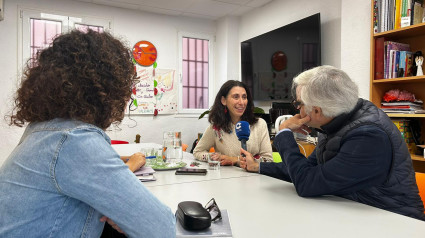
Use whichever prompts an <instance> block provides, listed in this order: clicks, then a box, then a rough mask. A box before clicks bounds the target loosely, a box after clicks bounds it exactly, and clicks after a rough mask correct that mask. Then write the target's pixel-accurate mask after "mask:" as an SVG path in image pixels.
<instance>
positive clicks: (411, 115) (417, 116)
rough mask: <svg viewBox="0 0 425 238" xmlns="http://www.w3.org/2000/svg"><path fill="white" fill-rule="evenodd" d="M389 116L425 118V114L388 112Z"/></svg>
mask: <svg viewBox="0 0 425 238" xmlns="http://www.w3.org/2000/svg"><path fill="white" fill-rule="evenodd" d="M387 115H388V116H389V117H410V118H425V114H403V113H387Z"/></svg>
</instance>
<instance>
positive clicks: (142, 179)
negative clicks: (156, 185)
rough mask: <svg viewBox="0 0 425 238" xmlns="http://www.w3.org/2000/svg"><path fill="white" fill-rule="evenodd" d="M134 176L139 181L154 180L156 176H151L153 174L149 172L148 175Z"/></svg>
mask: <svg viewBox="0 0 425 238" xmlns="http://www.w3.org/2000/svg"><path fill="white" fill-rule="evenodd" d="M136 177H137V178H138V179H139V180H140V181H141V182H148V181H156V178H155V176H153V174H149V175H136Z"/></svg>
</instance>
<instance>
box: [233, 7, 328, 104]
mask: <svg viewBox="0 0 425 238" xmlns="http://www.w3.org/2000/svg"><path fill="white" fill-rule="evenodd" d="M320 55H321V54H320V13H317V14H314V15H312V16H309V17H306V18H304V19H301V20H299V21H296V22H293V23H290V24H288V25H285V26H282V27H280V28H278V29H275V30H272V31H269V32H267V33H264V34H262V35H259V36H256V37H254V38H252V39H249V40H246V41H244V42H241V66H242V82H244V83H246V84H247V85H248V87H249V88H250V90H251V92H252V95H253V99H254V100H263V101H264V100H267V101H269V100H273V101H275V100H281V101H286V102H290V101H291V100H292V95H291V85H292V80H293V78H294V77H295V76H296V75H298V74H299V73H301V72H303V71H305V70H307V69H310V68H313V67H316V66H319V65H320V64H321V61H320Z"/></svg>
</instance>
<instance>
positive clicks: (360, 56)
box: [341, 0, 371, 99]
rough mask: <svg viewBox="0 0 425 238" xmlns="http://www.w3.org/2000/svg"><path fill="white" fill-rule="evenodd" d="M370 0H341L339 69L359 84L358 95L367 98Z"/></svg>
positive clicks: (368, 85) (368, 86)
mask: <svg viewBox="0 0 425 238" xmlns="http://www.w3.org/2000/svg"><path fill="white" fill-rule="evenodd" d="M370 9H371V1H370V0H356V1H352V0H343V1H342V8H341V69H343V70H344V71H345V72H347V73H348V75H350V77H351V78H352V79H353V80H354V81H355V82H356V83H357V85H358V86H359V94H360V97H362V98H365V99H369V88H370V84H369V83H370V34H371V29H370V26H371V25H370V21H371V19H370V17H371V16H370Z"/></svg>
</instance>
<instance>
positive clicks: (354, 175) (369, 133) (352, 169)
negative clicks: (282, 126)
mask: <svg viewBox="0 0 425 238" xmlns="http://www.w3.org/2000/svg"><path fill="white" fill-rule="evenodd" d="M288 133H290V132H282V133H281V134H288ZM280 136H284V135H279V137H280ZM278 141H279V146H278V147H279V153H280V154H281V156H282V159H283V160H284V161H285V163H286V164H287V166H286V167H287V171H286V172H285V173H288V174H289V177H290V178H291V180H292V182H293V183H294V185H295V188H296V190H297V193H298V194H299V195H300V196H305V197H309V196H321V195H343V194H348V193H352V192H356V191H359V190H361V189H363V188H367V187H370V186H373V185H376V184H379V183H382V182H384V181H385V179H386V177H387V174H388V171H389V168H390V166H391V159H392V157H391V156H392V149H391V148H392V147H391V142H390V139H389V138H388V136H387V134H386V133H385V132H384V131H383V130H381V129H380V128H378V127H376V126H372V125H367V126H361V127H359V128H356V129H354V130H352V131H350V132H349V133H348V134H347V135H346V136H345V137H344V138H343V139H342V141H341V147H340V150H339V151H338V153H337V155H336V156H335V157H333V158H332V159H331V160H329V161H327V162H326V163H324V164H317V162H316V160H315V153H313V155H312V156H310V157H309V159H308V160H306V159H302V157H301V156H300V155H299V154H298V153H295V152H294V149H293V148H291V147H296V144H294V143H295V142H292V141H289V142H288V141H286V142H285V141H283V140H278Z"/></svg>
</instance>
